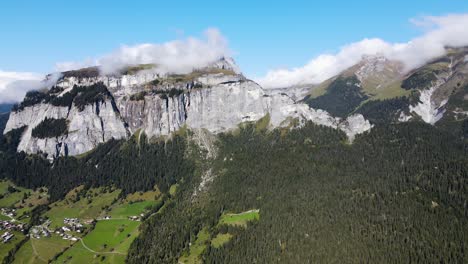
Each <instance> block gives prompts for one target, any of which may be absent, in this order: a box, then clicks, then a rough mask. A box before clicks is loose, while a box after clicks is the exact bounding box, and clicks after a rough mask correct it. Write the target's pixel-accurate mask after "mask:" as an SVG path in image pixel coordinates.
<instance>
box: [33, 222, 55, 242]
mask: <svg viewBox="0 0 468 264" xmlns="http://www.w3.org/2000/svg"><path fill="white" fill-rule="evenodd" d="M49 224H50V222H49V223H46V224H43V225H40V226H33V227H32V228H31V229H30V230H29V234H30V235H31V236H32V237H34V238H36V239H39V238H41V237H50V233H51V232H50V230H49Z"/></svg>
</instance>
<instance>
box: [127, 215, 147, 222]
mask: <svg viewBox="0 0 468 264" xmlns="http://www.w3.org/2000/svg"><path fill="white" fill-rule="evenodd" d="M142 216H143V214H142V215H141V216H137V215H132V216H129V217H128V220H132V221H140V220H141V217H142Z"/></svg>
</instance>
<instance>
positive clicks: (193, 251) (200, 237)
mask: <svg viewBox="0 0 468 264" xmlns="http://www.w3.org/2000/svg"><path fill="white" fill-rule="evenodd" d="M209 240H210V233H209V232H208V228H206V227H205V228H203V229H202V230H200V232H198V234H197V240H196V241H195V242H194V243H193V244H192V245H191V246H190V252H189V253H188V254H186V255H184V256H182V257H181V258H180V259H179V263H186V264H194V263H202V261H201V259H200V256H201V254H202V253H203V251H204V250H205V249H206V246H207V243H208V242H209Z"/></svg>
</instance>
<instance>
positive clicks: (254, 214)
mask: <svg viewBox="0 0 468 264" xmlns="http://www.w3.org/2000/svg"><path fill="white" fill-rule="evenodd" d="M259 219H260V210H258V209H256V210H249V211H246V212H243V213H239V214H230V213H228V214H223V215H222V216H221V219H219V224H220V225H232V226H243V227H246V226H247V223H248V222H250V221H255V220H259Z"/></svg>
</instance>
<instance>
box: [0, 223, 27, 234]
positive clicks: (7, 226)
mask: <svg viewBox="0 0 468 264" xmlns="http://www.w3.org/2000/svg"><path fill="white" fill-rule="evenodd" d="M25 228H26V224H24V223H21V222H16V221H13V220H7V221H5V220H4V221H0V230H8V231H19V232H23V231H24V229H25Z"/></svg>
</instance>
